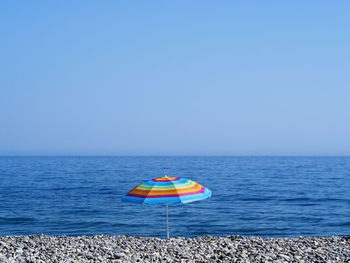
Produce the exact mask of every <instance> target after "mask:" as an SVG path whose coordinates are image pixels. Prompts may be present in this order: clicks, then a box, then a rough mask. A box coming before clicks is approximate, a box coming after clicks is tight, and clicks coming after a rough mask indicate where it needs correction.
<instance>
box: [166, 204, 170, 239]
mask: <svg viewBox="0 0 350 263" xmlns="http://www.w3.org/2000/svg"><path fill="white" fill-rule="evenodd" d="M166 238H167V239H169V224H168V204H166Z"/></svg>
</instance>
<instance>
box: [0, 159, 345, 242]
mask: <svg viewBox="0 0 350 263" xmlns="http://www.w3.org/2000/svg"><path fill="white" fill-rule="evenodd" d="M164 174H167V175H168V176H176V177H185V178H188V179H191V180H194V181H196V182H198V183H200V184H202V185H203V186H205V187H207V188H209V189H210V190H211V191H212V192H213V195H212V198H211V199H207V200H203V201H198V202H193V203H189V204H179V205H169V228H170V234H171V236H186V237H194V236H198V235H220V236H224V235H248V236H261V237H266V236H268V237H295V236H300V235H306V236H328V235H350V157H0V235H30V234H39V233H44V234H50V235H92V234H109V235H140V236H156V237H164V236H165V205H138V204H130V203H122V202H121V197H122V196H123V195H124V194H126V193H127V192H129V191H130V190H131V189H132V188H133V187H134V186H136V185H138V184H140V183H141V182H142V181H144V180H149V179H151V178H155V177H161V176H163V175H164Z"/></svg>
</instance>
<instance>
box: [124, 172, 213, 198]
mask: <svg viewBox="0 0 350 263" xmlns="http://www.w3.org/2000/svg"><path fill="white" fill-rule="evenodd" d="M210 196H211V191H210V190H209V189H207V188H205V187H204V186H201V185H200V184H198V183H196V182H193V181H191V180H188V179H185V178H177V177H166V176H165V177H160V178H156V179H152V180H149V181H146V182H143V183H142V184H140V185H138V186H136V187H135V188H134V189H132V190H131V191H130V192H129V193H128V194H127V195H126V196H124V197H123V199H122V201H123V202H132V203H141V204H170V203H189V202H193V201H198V200H202V199H206V198H209V197H210Z"/></svg>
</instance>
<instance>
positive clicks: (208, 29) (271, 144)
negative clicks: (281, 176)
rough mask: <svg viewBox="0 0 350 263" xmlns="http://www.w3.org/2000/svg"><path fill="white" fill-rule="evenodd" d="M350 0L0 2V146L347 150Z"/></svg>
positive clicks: (76, 150) (119, 151)
mask: <svg viewBox="0 0 350 263" xmlns="http://www.w3.org/2000/svg"><path fill="white" fill-rule="evenodd" d="M349 14H350V2H349V1H301V0H300V1H279V0H278V1H277V0H276V1H202V0H201V1H188V0H186V1H87V0H84V1H2V2H1V4H0V40H1V41H0V70H1V75H0V155H46V154H48V155H61V154H63V155H71V154H73V155H76V154H77V155H80V154H83V155H100V154H102V155H134V154H135V155H350V18H349Z"/></svg>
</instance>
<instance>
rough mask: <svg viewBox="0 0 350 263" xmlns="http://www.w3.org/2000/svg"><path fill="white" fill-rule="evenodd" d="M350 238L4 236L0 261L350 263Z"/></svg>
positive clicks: (0, 243) (1, 243) (0, 250)
mask: <svg viewBox="0 0 350 263" xmlns="http://www.w3.org/2000/svg"><path fill="white" fill-rule="evenodd" d="M349 260H350V236H329V237H297V238H261V237H246V236H224V237H217V236H199V237H195V238H185V237H174V238H170V239H160V238H154V237H139V236H108V235H94V236H49V235H43V234H42V235H31V236H0V262H45V263H46V262H84V263H85V262H346V261H349Z"/></svg>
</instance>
